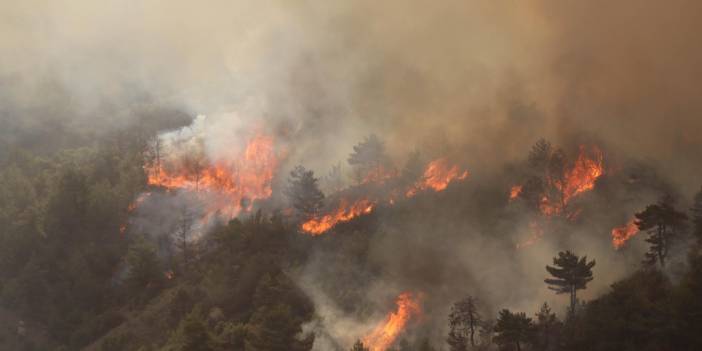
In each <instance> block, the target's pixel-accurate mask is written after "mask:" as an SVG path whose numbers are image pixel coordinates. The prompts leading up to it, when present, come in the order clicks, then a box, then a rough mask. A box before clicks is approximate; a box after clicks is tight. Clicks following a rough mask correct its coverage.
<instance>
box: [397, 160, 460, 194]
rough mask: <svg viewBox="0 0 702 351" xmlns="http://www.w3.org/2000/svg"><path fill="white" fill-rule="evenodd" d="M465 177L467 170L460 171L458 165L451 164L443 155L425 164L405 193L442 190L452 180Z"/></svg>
mask: <svg viewBox="0 0 702 351" xmlns="http://www.w3.org/2000/svg"><path fill="white" fill-rule="evenodd" d="M466 178H468V171H466V170H463V171H461V170H460V169H459V168H458V165H455V164H454V165H452V164H451V163H450V162H449V161H448V159H447V158H445V157H442V158H438V159H436V160H434V161H431V162H430V163H429V164H428V165H427V167H426V169H425V170H424V175H423V176H422V178H421V179H420V180H419V181H418V182H417V183H415V185H414V186H412V187H411V188H410V189H409V190H407V192H406V193H405V195H406V196H407V197H412V196H414V195H416V194H417V193H418V192H420V191H424V190H427V189H433V190H434V191H437V192H438V191H443V190H444V189H446V187H448V185H449V184H450V183H451V182H452V181H454V180H464V179H466Z"/></svg>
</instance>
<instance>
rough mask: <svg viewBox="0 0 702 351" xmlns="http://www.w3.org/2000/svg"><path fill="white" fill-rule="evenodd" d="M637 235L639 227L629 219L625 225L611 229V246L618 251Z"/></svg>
mask: <svg viewBox="0 0 702 351" xmlns="http://www.w3.org/2000/svg"><path fill="white" fill-rule="evenodd" d="M638 233H639V227H638V226H637V225H636V219H631V220H630V221H629V222H627V223H626V224H625V225H623V226H620V227H616V228H613V229H612V246H614V248H615V249H617V250H619V249H621V248H622V247H623V246H624V244H626V242H627V241H629V239H631V238H632V237H634V236H635V235H636V234H638Z"/></svg>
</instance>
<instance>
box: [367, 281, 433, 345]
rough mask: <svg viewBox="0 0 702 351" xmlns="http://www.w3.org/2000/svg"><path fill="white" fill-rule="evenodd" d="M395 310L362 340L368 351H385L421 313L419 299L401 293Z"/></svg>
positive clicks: (407, 293) (409, 294) (406, 293)
mask: <svg viewBox="0 0 702 351" xmlns="http://www.w3.org/2000/svg"><path fill="white" fill-rule="evenodd" d="M395 303H396V304H397V309H396V310H395V311H394V312H390V313H389V314H388V316H387V317H385V320H384V321H383V323H382V324H379V325H378V326H377V327H375V329H373V331H372V332H371V333H370V334H368V335H366V336H365V337H364V338H363V344H364V345H365V346H367V347H368V348H369V349H370V351H385V350H387V349H388V348H389V347H390V346H392V344H393V343H394V342H395V340H396V339H397V337H398V336H399V335H400V334H401V333H402V332H403V331H404V329H405V327H406V326H407V323H408V322H409V321H410V319H412V318H413V317H415V316H419V315H420V314H421V313H422V309H421V306H420V301H419V297H418V296H415V295H413V294H412V293H409V292H403V293H401V294H400V295H399V296H398V297H397V299H396V300H395Z"/></svg>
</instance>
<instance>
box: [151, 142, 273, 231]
mask: <svg viewBox="0 0 702 351" xmlns="http://www.w3.org/2000/svg"><path fill="white" fill-rule="evenodd" d="M278 163H279V160H278V157H277V156H276V153H275V149H274V143H273V138H271V137H269V136H266V135H261V134H259V135H256V136H254V137H253V138H251V140H249V142H248V143H247V145H246V148H245V149H244V151H243V152H242V153H241V154H240V155H238V156H237V157H234V158H232V159H228V160H217V161H210V160H208V159H207V158H206V157H204V156H202V157H197V158H194V159H177V160H165V161H164V162H162V164H161V165H158V164H156V163H152V164H150V165H148V166H147V167H146V171H147V175H148V184H149V185H152V186H157V187H162V188H166V189H169V190H175V189H182V190H188V191H194V192H196V193H198V194H202V195H205V194H206V195H210V196H211V197H212V198H213V199H215V200H214V201H211V203H210V205H209V206H208V207H209V208H208V211H209V212H219V213H221V214H226V215H228V216H229V217H234V216H236V215H237V214H238V213H239V212H240V211H241V210H242V209H243V210H249V209H250V206H251V203H252V202H253V201H255V200H259V199H265V198H268V197H270V196H271V193H272V189H271V182H272V179H273V176H274V173H275V170H276V169H277V167H278ZM247 202H248V206H247V205H245V203H247Z"/></svg>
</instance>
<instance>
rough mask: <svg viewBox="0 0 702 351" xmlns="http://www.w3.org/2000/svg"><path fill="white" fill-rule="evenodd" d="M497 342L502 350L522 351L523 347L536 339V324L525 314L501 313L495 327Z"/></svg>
mask: <svg viewBox="0 0 702 351" xmlns="http://www.w3.org/2000/svg"><path fill="white" fill-rule="evenodd" d="M495 333H497V335H496V336H495V342H496V343H497V344H498V345H500V348H501V349H509V350H517V351H521V350H522V345H524V344H527V343H531V342H532V340H533V338H534V323H533V322H532V320H531V318H529V317H527V316H526V314H525V313H524V312H519V313H512V312H510V310H507V309H504V310H502V311H500V315H499V317H498V318H497V324H496V325H495Z"/></svg>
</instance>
